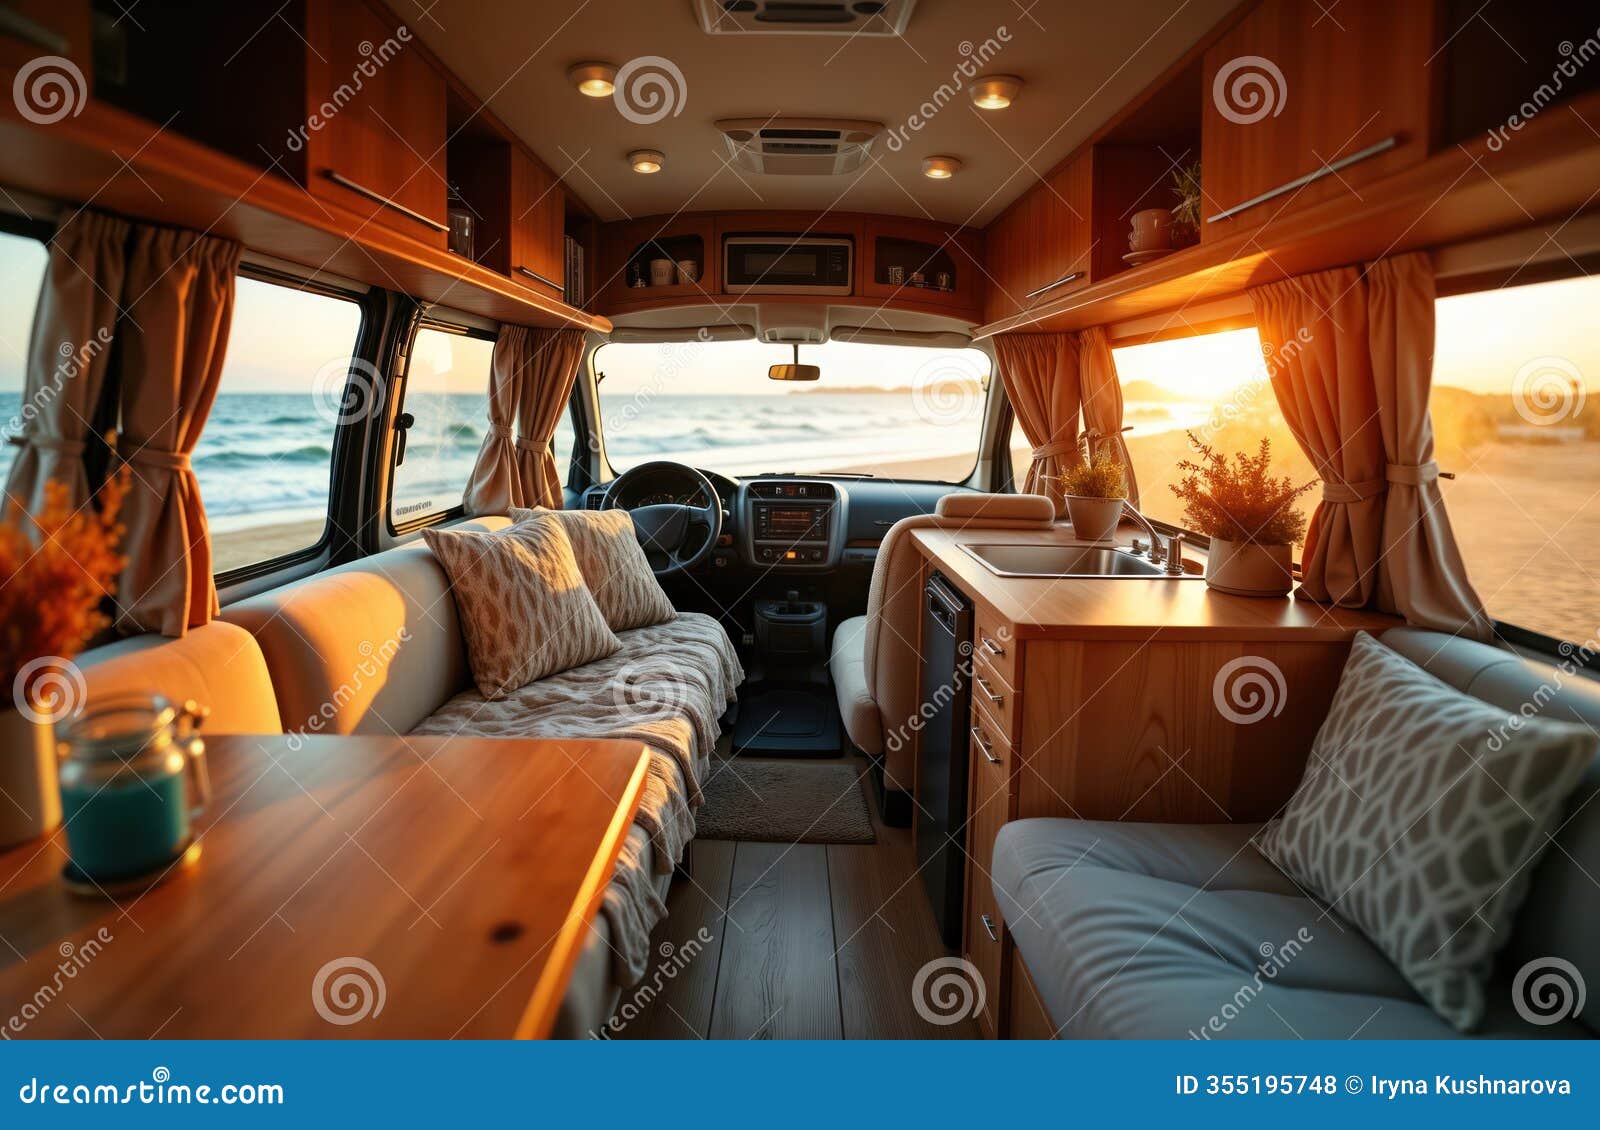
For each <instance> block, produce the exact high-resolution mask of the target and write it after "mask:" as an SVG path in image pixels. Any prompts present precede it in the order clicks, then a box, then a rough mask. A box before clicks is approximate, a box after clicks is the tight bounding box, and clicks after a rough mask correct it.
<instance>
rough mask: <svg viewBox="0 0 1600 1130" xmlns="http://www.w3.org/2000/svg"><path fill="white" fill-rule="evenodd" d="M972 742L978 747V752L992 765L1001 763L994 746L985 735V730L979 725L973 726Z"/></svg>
mask: <svg viewBox="0 0 1600 1130" xmlns="http://www.w3.org/2000/svg"><path fill="white" fill-rule="evenodd" d="M972 744H973V745H975V746H977V747H978V752H979V753H981V754H983V756H984V759H985V760H987V761H988V762H989V764H990V765H999V764H1001V761H1000V759H999V758H998V757H996V756H995V755H994V746H992V745H990V744H989V742H988V741H987V739H985V738H984V736H983V730H982V729H981V728H979V727H977V726H974V727H972Z"/></svg>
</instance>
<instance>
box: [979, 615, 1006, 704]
mask: <svg viewBox="0 0 1600 1130" xmlns="http://www.w3.org/2000/svg"><path fill="white" fill-rule="evenodd" d="M972 653H973V655H975V656H977V659H978V663H979V664H981V665H983V666H986V667H987V668H988V669H989V670H991V671H993V672H994V673H995V674H996V675H998V676H1000V681H1001V682H1003V683H1005V684H1006V686H1008V687H1011V688H1013V689H1015V687H1016V685H1017V641H1016V640H1014V639H1012V638H1011V629H1010V628H1009V627H1008V626H1007V625H1005V624H1003V623H1001V622H999V621H995V620H991V619H990V618H989V617H987V616H984V615H982V614H980V615H979V616H978V626H977V629H976V630H975V631H974V632H973V640H972Z"/></svg>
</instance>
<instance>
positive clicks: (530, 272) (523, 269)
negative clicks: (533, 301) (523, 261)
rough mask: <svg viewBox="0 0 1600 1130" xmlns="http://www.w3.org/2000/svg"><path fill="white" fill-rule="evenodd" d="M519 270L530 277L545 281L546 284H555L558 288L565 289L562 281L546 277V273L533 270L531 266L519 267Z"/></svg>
mask: <svg viewBox="0 0 1600 1130" xmlns="http://www.w3.org/2000/svg"><path fill="white" fill-rule="evenodd" d="M517 271H518V272H519V273H520V274H524V275H527V276H528V277H529V278H530V279H538V280H539V281H540V282H542V283H544V285H545V286H553V287H555V288H556V289H557V290H562V289H564V288H563V287H562V285H561V284H560V283H558V282H556V280H555V279H551V278H546V277H545V276H544V275H541V274H540V273H539V272H538V271H535V270H532V269H531V268H528V267H518V268H517Z"/></svg>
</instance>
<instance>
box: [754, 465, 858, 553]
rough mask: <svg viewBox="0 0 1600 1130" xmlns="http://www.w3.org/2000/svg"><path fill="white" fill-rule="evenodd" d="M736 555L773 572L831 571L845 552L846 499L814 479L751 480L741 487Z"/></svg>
mask: <svg viewBox="0 0 1600 1130" xmlns="http://www.w3.org/2000/svg"><path fill="white" fill-rule="evenodd" d="M740 494H741V496H742V497H741V499H740V503H741V505H740V518H741V521H740V522H739V530H740V543H741V544H740V551H741V553H742V555H743V556H744V558H745V562H746V563H747V564H750V565H757V566H761V567H763V568H772V569H831V568H833V567H834V566H836V565H837V564H838V563H839V556H840V553H841V552H842V550H843V547H844V531H845V506H846V504H847V503H846V499H845V496H844V494H843V492H842V491H841V490H840V489H839V487H838V486H837V485H836V484H834V483H830V482H825V481H822V480H818V479H788V478H784V479H750V480H747V481H746V482H745V483H744V484H742V485H741V487H740Z"/></svg>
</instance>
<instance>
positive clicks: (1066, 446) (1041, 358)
mask: <svg viewBox="0 0 1600 1130" xmlns="http://www.w3.org/2000/svg"><path fill="white" fill-rule="evenodd" d="M994 345H995V352H996V354H997V355H998V357H999V360H1000V379H1001V380H1002V381H1003V382H1004V383H1005V389H1006V397H1007V399H1009V400H1010V401H1011V408H1012V411H1013V412H1015V413H1016V417H1017V424H1018V425H1019V426H1021V428H1022V434H1023V435H1024V436H1026V437H1027V439H1028V442H1029V443H1031V444H1032V445H1033V462H1032V463H1030V464H1029V466H1028V475H1027V478H1026V479H1025V480H1024V481H1023V484H1022V491H1023V493H1024V494H1042V495H1044V496H1045V497H1047V498H1049V499H1050V501H1051V502H1052V503H1053V504H1054V505H1055V508H1056V513H1057V514H1058V515H1059V514H1060V513H1062V510H1063V503H1062V492H1061V483H1060V482H1059V481H1058V476H1059V475H1060V474H1061V472H1062V471H1063V470H1064V469H1065V468H1066V466H1067V465H1068V464H1070V463H1071V461H1072V460H1073V458H1075V456H1076V452H1077V450H1078V409H1079V405H1080V403H1081V396H1080V393H1079V388H1080V386H1079V380H1080V376H1079V361H1078V339H1077V337H1076V336H1075V335H1073V334H1001V335H1000V336H998V337H996V338H995V339H994ZM1118 399H1119V401H1120V399H1121V396H1120V393H1119V394H1118ZM1119 415H1120V411H1119ZM1119 427H1120V424H1119Z"/></svg>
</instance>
